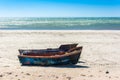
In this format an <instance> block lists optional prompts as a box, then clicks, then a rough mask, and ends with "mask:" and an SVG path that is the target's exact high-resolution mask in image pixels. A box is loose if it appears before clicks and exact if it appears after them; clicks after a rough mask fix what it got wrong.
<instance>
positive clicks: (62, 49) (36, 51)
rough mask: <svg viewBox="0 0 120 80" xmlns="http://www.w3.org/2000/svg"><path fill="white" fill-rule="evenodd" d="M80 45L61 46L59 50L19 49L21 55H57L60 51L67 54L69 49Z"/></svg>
mask: <svg viewBox="0 0 120 80" xmlns="http://www.w3.org/2000/svg"><path fill="white" fill-rule="evenodd" d="M77 45H78V44H77V43H74V44H62V45H60V47H59V48H48V49H19V53H20V54H26V53H27V54H29V53H34V54H42V53H48V54H49V53H51V52H54V53H57V52H60V51H64V52H67V51H68V50H69V49H72V48H75V47H76V46H77Z"/></svg>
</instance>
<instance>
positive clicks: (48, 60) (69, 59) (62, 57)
mask: <svg viewBox="0 0 120 80" xmlns="http://www.w3.org/2000/svg"><path fill="white" fill-rule="evenodd" d="M81 51H82V47H75V48H72V49H69V50H68V51H67V52H66V51H58V52H54V51H53V52H52V51H51V52H49V53H47V52H44V53H41V52H40V53H39V52H38V53H36V54H35V53H34V52H33V53H32V52H28V53H27V52H25V53H24V54H20V55H18V58H19V61H20V63H21V64H22V65H42V66H49V65H61V64H76V63H77V62H78V60H79V58H80V55H81Z"/></svg>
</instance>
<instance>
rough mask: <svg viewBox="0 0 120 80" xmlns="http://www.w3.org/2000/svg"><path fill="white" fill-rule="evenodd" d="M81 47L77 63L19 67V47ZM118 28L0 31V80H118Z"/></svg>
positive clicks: (119, 77) (119, 62) (119, 36)
mask: <svg viewBox="0 0 120 80" xmlns="http://www.w3.org/2000/svg"><path fill="white" fill-rule="evenodd" d="M68 43H78V44H79V45H78V46H83V51H82V54H81V58H80V60H79V62H78V64H76V65H63V66H54V67H51V66H48V67H43V66H21V64H20V63H19V60H18V58H17V55H18V54H19V52H18V49H40V48H41V49H44V48H49V47H51V48H56V47H59V45H61V44H68ZM119 71H120V31H9V30H8V31H4V30H3V31H0V80H38V79H42V80H48V79H49V80H120V76H119V74H120V72H119Z"/></svg>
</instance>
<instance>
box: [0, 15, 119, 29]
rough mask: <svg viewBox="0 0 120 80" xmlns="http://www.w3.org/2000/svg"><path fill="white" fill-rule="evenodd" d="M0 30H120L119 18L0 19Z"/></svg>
mask: <svg viewBox="0 0 120 80" xmlns="http://www.w3.org/2000/svg"><path fill="white" fill-rule="evenodd" d="M0 30H120V17H77V18H39V17H22V18H17V17H16V18H0Z"/></svg>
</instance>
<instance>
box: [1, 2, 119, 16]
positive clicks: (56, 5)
mask: <svg viewBox="0 0 120 80" xmlns="http://www.w3.org/2000/svg"><path fill="white" fill-rule="evenodd" d="M0 17H120V0H0Z"/></svg>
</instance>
